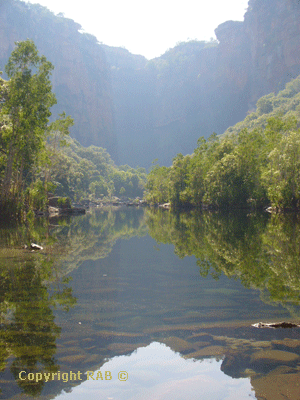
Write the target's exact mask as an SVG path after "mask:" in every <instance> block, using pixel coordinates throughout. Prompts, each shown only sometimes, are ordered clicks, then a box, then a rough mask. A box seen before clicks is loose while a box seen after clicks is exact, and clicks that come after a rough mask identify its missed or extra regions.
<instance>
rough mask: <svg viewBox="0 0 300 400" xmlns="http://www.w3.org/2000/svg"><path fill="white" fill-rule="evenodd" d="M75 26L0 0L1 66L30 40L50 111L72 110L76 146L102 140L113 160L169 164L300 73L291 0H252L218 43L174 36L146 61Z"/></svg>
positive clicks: (297, 16) (299, 20) (297, 17)
mask: <svg viewBox="0 0 300 400" xmlns="http://www.w3.org/2000/svg"><path fill="white" fill-rule="evenodd" d="M79 29H80V25H78V24H76V23H75V22H74V21H71V20H68V19H66V18H63V17H58V16H54V15H53V14H52V13H51V12H49V11H48V10H47V9H45V8H44V7H41V6H38V5H34V6H33V5H29V4H25V3H23V2H21V1H19V0H2V1H1V3H0V70H1V69H3V68H4V65H5V63H6V61H7V59H8V56H9V54H10V52H11V50H12V48H13V42H14V41H16V40H23V39H26V38H27V37H29V38H32V39H33V40H34V41H35V42H36V44H37V46H38V48H39V50H40V51H41V53H43V54H45V55H46V57H47V58H48V59H49V60H50V61H52V63H53V64H54V65H55V70H54V74H53V84H54V91H55V92H56V94H57V98H58V102H59V106H56V109H55V111H57V110H66V112H67V113H68V114H70V115H72V116H73V117H74V118H75V122H76V126H75V127H74V129H73V132H72V135H73V136H74V137H75V138H77V139H78V140H79V141H80V142H81V143H82V144H84V145H89V144H95V145H98V146H103V147H106V148H107V150H108V151H109V152H110V153H111V155H112V157H113V158H114V160H115V161H117V162H119V163H120V164H125V163H126V164H130V165H132V166H136V165H140V166H146V167H148V166H149V165H151V161H152V160H154V159H155V158H158V159H159V162H160V163H161V164H166V165H169V164H170V163H171V160H172V158H173V157H174V156H175V155H176V153H178V152H181V153H183V154H187V153H191V152H192V151H193V149H194V148H195V146H196V142H197V139H198V138H199V137H200V136H205V137H208V136H209V135H211V134H212V133H213V132H216V133H217V134H222V133H223V132H224V131H225V130H226V129H227V128H228V127H229V126H232V125H234V124H235V123H237V122H238V121H241V120H243V119H244V118H245V116H246V115H247V112H248V111H251V110H252V109H253V108H254V107H255V103H256V101H257V100H258V99H259V98H260V97H261V96H263V95H265V94H268V93H270V92H278V91H279V90H281V89H283V88H284V85H285V84H286V83H287V82H288V81H290V80H291V79H292V78H295V77H296V76H298V75H299V74H300V2H299V0H272V1H271V0H250V1H249V6H248V9H247V12H246V14H245V19H244V21H243V22H237V21H227V22H224V23H223V24H221V25H219V26H218V27H217V28H216V31H215V32H216V36H217V39H218V40H217V41H212V42H208V43H205V42H199V41H191V42H188V43H181V44H179V45H177V46H176V47H175V48H173V49H170V50H169V51H167V52H166V53H165V54H164V55H162V56H161V57H159V58H156V59H154V60H151V61H149V62H147V60H146V59H145V58H144V57H142V56H138V55H133V54H130V53H129V52H128V51H127V50H126V49H122V48H113V47H109V46H105V45H99V44H98V43H97V41H96V39H95V38H94V37H93V36H91V35H87V34H81V33H79V32H78V30H79Z"/></svg>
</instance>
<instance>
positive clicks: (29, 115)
mask: <svg viewBox="0 0 300 400" xmlns="http://www.w3.org/2000/svg"><path fill="white" fill-rule="evenodd" d="M52 69H53V65H52V64H51V63H50V62H49V61H47V60H46V58H45V57H44V56H39V55H38V51H37V49H36V46H35V44H34V43H33V41H31V40H26V41H23V42H16V48H15V49H14V50H13V52H12V54H11V56H10V58H9V61H8V63H7V65H6V67H5V71H6V73H7V76H8V77H9V81H8V82H7V95H6V96H5V101H4V103H3V104H2V107H1V114H0V119H1V120H2V121H3V120H7V121H8V123H7V125H5V129H1V132H0V135H1V139H0V143H1V152H2V153H3V154H5V164H6V166H5V170H4V171H3V176H2V177H1V178H2V179H1V205H2V207H3V206H4V207H5V206H8V205H9V204H17V205H18V206H19V205H20V204H23V202H24V198H23V193H24V187H25V182H30V181H32V180H33V172H34V170H35V167H36V166H37V164H38V161H39V156H40V154H41V150H43V149H44V147H45V137H46V131H47V124H48V122H49V117H50V115H51V112H50V107H51V106H53V105H54V104H55V103H56V98H55V95H54V94H53V93H52V86H51V81H50V75H51V71H52Z"/></svg>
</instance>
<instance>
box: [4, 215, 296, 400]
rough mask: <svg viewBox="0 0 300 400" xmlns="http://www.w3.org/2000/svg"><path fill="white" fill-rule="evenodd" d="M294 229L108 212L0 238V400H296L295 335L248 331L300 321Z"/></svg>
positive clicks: (238, 219) (279, 220)
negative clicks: (36, 247) (34, 246)
mask: <svg viewBox="0 0 300 400" xmlns="http://www.w3.org/2000/svg"><path fill="white" fill-rule="evenodd" d="M299 232H300V231H299V224H298V222H297V221H296V220H295V218H294V217H293V216H287V217H281V216H269V215H266V214H253V215H246V214H240V215H237V214H235V215H230V214H225V215H224V214H219V213H203V214H199V213H188V214H180V215H178V216H176V215H172V214H171V213H169V212H159V211H155V210H154V211H151V210H148V209H146V210H144V209H113V208H112V209H106V210H103V209H101V210H95V211H92V212H90V213H88V214H87V215H85V216H80V217H76V218H72V219H63V220H52V221H50V222H49V221H46V220H42V219H41V220H39V221H36V223H35V224H34V225H33V226H27V227H24V226H23V227H20V228H17V227H16V228H8V227H6V228H3V229H1V230H0V259H1V277H0V279H1V286H0V301H1V303H0V307H1V309H0V311H1V331H0V333H1V336H0V371H1V372H0V375H1V376H0V387H1V394H0V396H2V397H0V398H4V399H31V398H33V396H35V398H37V399H60V400H61V399H66V400H69V399H70V400H71V399H75V400H79V399H83V398H85V399H86V398H89V399H91V400H92V399H108V400H109V399H111V400H117V399H119V400H123V399H124V400H125V399H160V400H162V399H164V400H167V399H207V400H209V399H214V400H215V399H250V398H253V399H272V400H274V399H275V400H276V399H293V400H294V399H300V358H299V356H300V330H299V328H292V329H282V328H278V329H257V328H254V327H252V326H251V324H253V323H256V322H259V321H263V322H276V321H277V322H278V321H283V320H284V321H293V322H297V323H299V322H300V315H299V314H300V313H299V311H300V308H299V303H300V248H299V243H300V240H299V239H300V233H299ZM30 242H36V243H39V244H41V245H42V246H43V247H44V249H43V251H41V252H31V251H29V250H25V249H23V248H22V246H23V245H24V244H26V243H30ZM87 377H88V378H89V379H87Z"/></svg>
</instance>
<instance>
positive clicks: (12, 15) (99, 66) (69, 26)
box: [0, 0, 117, 156]
mask: <svg viewBox="0 0 300 400" xmlns="http://www.w3.org/2000/svg"><path fill="white" fill-rule="evenodd" d="M80 29H81V26H80V25H79V24H77V23H75V22H74V21H72V20H70V19H67V18H64V17H63V16H55V15H54V14H53V13H52V12H50V11H49V10H48V9H47V8H45V7H42V6H40V5H38V4H34V5H32V4H29V3H27V4H26V3H24V2H21V1H13V0H5V1H2V2H1V3H0V70H2V71H3V70H4V66H5V64H6V63H7V60H8V57H9V55H10V53H11V51H12V50H13V46H14V42H15V41H21V40H25V39H27V38H29V39H32V40H34V42H35V44H36V45H37V47H38V50H39V52H40V53H41V54H44V55H45V56H46V57H47V59H48V60H49V61H51V62H52V64H53V65H54V67H55V69H54V71H53V74H52V82H53V91H54V92H55V94H56V97H57V101H58V104H57V106H55V107H54V108H53V114H54V115H57V113H59V112H62V111H63V110H64V111H66V113H67V114H69V115H71V116H72V117H73V118H74V120H75V125H74V127H73V128H72V129H71V133H72V136H73V137H75V138H76V139H78V140H79V141H80V142H81V143H82V144H83V145H91V144H94V145H98V146H102V147H106V148H107V149H108V151H109V152H110V153H111V154H112V155H113V156H116V153H117V149H116V140H115V136H114V132H113V109H112V97H111V80H110V70H109V68H108V65H107V62H106V57H105V53H104V51H103V49H102V48H101V46H100V45H99V44H98V43H97V40H96V38H95V37H93V36H91V35H88V34H85V33H80V32H79V30H80Z"/></svg>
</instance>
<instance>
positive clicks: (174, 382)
mask: <svg viewBox="0 0 300 400" xmlns="http://www.w3.org/2000/svg"><path fill="white" fill-rule="evenodd" d="M221 364H222V361H217V360H215V359H206V360H202V361H199V360H195V359H185V358H183V357H182V356H181V355H180V353H176V352H174V351H173V350H172V349H171V348H170V347H168V346H166V345H164V344H161V343H158V342H153V343H151V344H150V345H149V346H146V347H144V348H138V349H137V350H136V351H134V352H133V353H132V354H131V355H130V356H120V357H114V358H113V359H111V360H109V361H107V362H105V363H104V365H103V366H102V368H101V369H100V370H98V371H95V372H94V377H95V380H92V378H91V377H90V378H89V380H88V381H86V382H84V383H83V384H82V385H80V387H78V388H76V389H74V390H73V391H72V393H70V394H69V395H66V394H65V393H64V394H62V395H60V396H58V397H56V400H61V399H66V400H68V399H71V398H72V399H74V398H76V399H77V400H81V399H82V400H83V399H86V398H87V397H88V398H89V399H90V400H94V399H97V400H98V399H99V398H101V399H112V400H113V399H123V400H127V399H128V400H129V399H130V400H140V399H145V400H152V399H157V400H169V399H174V400H177V399H178V400H181V399H182V398H183V396H184V398H187V399H190V400H193V399H195V400H196V399H197V400H198V399H199V393H201V399H203V400H215V399H219V400H229V399H230V400H234V399H236V400H249V399H250V398H252V399H254V398H255V396H254V393H253V390H252V389H251V384H250V381H249V380H248V379H232V378H230V377H229V376H227V375H225V374H224V373H222V372H221V369H220V367H221ZM99 372H101V374H99ZM108 372H109V374H108ZM120 372H121V373H120ZM122 372H123V374H122ZM124 372H128V379H127V380H126V381H123V380H122V379H124V377H125V374H124ZM105 373H106V374H107V375H106V376H107V379H105ZM97 374H98V377H99V379H98V380H96V376H97ZM101 377H103V379H102V380H101ZM110 378H111V379H110Z"/></svg>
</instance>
